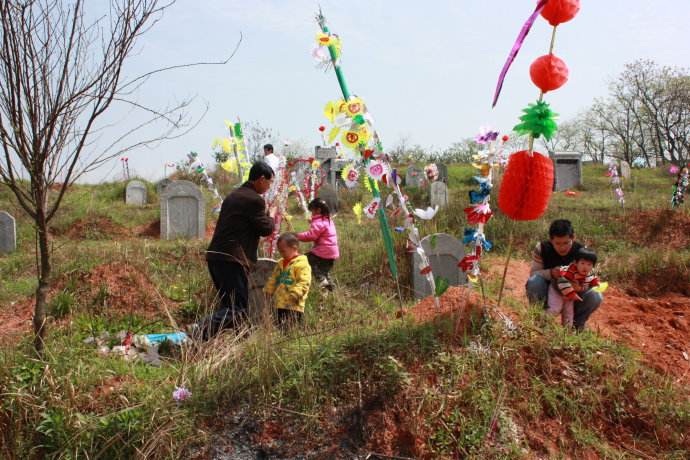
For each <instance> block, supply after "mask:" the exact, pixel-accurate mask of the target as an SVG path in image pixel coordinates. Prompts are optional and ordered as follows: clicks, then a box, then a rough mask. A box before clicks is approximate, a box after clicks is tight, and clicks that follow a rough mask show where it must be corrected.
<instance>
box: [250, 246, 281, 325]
mask: <svg viewBox="0 0 690 460" xmlns="http://www.w3.org/2000/svg"><path fill="white" fill-rule="evenodd" d="M276 263H277V262H276V261H275V260H273V259H259V260H257V261H256V264H254V268H253V270H252V272H251V273H250V274H249V317H250V318H251V320H252V322H255V323H258V322H259V321H260V320H261V317H262V314H263V313H265V312H266V311H267V307H268V303H267V302H266V296H265V295H264V291H263V289H264V286H266V283H267V282H268V279H269V278H270V276H271V273H273V269H274V268H275V266H276Z"/></svg>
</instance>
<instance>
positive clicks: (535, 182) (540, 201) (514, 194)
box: [498, 150, 553, 220]
mask: <svg viewBox="0 0 690 460" xmlns="http://www.w3.org/2000/svg"><path fill="white" fill-rule="evenodd" d="M552 189H553V163H552V162H551V160H550V159H549V158H547V157H545V156H544V155H541V154H540V153H538V152H534V153H533V154H532V156H530V155H529V152H528V151H527V150H523V151H521V152H517V153H514V154H512V155H511V156H510V158H509V160H508V167H507V168H506V172H505V174H504V175H503V182H501V189H500V190H499V192H498V207H499V208H500V209H501V211H503V213H504V214H505V215H506V216H508V217H510V218H511V219H513V220H535V219H538V218H539V217H541V215H542V214H544V211H546V207H547V206H548V204H549V198H551V191H552Z"/></svg>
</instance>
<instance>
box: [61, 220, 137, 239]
mask: <svg viewBox="0 0 690 460" xmlns="http://www.w3.org/2000/svg"><path fill="white" fill-rule="evenodd" d="M51 233H52V234H53V235H55V236H63V237H66V238H70V239H73V240H83V239H94V237H97V238H100V239H109V238H118V237H120V238H121V237H126V236H129V234H130V231H129V230H128V229H127V228H126V227H123V226H122V225H118V224H116V223H114V222H113V221H112V220H111V219H109V218H108V217H88V218H86V219H78V220H76V221H75V222H74V223H73V224H71V225H70V226H69V227H68V228H66V229H64V230H56V229H51Z"/></svg>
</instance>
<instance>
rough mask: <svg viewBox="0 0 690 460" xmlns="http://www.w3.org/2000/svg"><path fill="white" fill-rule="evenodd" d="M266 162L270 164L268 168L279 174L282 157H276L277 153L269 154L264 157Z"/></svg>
mask: <svg viewBox="0 0 690 460" xmlns="http://www.w3.org/2000/svg"><path fill="white" fill-rule="evenodd" d="M264 161H265V162H266V163H268V166H270V167H271V169H272V170H273V173H274V174H278V169H280V163H281V160H280V157H279V156H278V155H276V154H275V153H269V154H268V155H264Z"/></svg>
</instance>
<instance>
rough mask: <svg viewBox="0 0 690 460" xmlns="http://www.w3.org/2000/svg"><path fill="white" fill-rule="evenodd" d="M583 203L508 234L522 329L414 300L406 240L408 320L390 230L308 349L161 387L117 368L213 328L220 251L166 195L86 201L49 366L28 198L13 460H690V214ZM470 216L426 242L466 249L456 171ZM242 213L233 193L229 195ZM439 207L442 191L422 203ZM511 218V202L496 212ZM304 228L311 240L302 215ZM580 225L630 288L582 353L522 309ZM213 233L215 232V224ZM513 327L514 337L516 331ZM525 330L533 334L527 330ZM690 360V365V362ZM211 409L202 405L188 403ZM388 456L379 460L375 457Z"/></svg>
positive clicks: (166, 370) (167, 363)
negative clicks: (181, 390) (560, 227)
mask: <svg viewBox="0 0 690 460" xmlns="http://www.w3.org/2000/svg"><path fill="white" fill-rule="evenodd" d="M584 171H585V179H584V180H585V186H584V188H583V189H582V190H580V191H578V195H577V196H575V197H571V196H566V195H565V194H562V193H559V194H555V195H554V197H553V199H552V200H551V203H550V206H549V210H548V211H547V213H546V215H545V216H544V217H543V218H542V219H540V220H537V221H534V222H528V223H517V224H515V223H512V222H510V221H509V220H507V219H505V218H504V217H503V216H501V215H500V214H499V215H497V216H496V217H495V218H494V219H492V220H491V221H490V222H489V224H488V225H487V234H488V237H489V239H491V240H492V241H493V242H494V243H495V248H494V251H493V252H492V255H490V256H489V257H487V258H486V259H485V261H484V264H483V268H484V270H485V271H486V287H487V297H488V301H487V302H486V305H487V306H489V307H491V306H492V305H495V303H496V298H497V295H498V288H499V285H500V280H499V276H498V275H499V274H500V273H501V272H502V264H503V263H504V260H503V259H504V256H505V251H506V249H507V243H508V241H509V236H510V234H511V233H512V235H513V239H514V241H515V247H516V254H515V256H514V258H515V262H514V264H511V270H510V272H511V276H512V278H511V279H510V280H509V282H508V286H509V288H510V289H509V290H507V299H506V300H505V301H504V302H503V306H502V307H501V310H500V311H497V310H496V309H495V308H489V309H488V312H489V314H488V315H482V311H483V310H484V308H483V307H484V306H485V303H484V302H483V301H482V299H481V296H479V295H478V293H477V292H475V291H472V292H470V291H468V290H466V289H464V288H453V289H451V290H449V291H448V292H447V293H446V294H445V296H444V298H443V302H442V309H441V310H435V309H434V308H433V307H432V306H431V305H430V301H429V300H426V301H423V302H422V303H420V304H418V305H416V304H415V302H414V300H413V299H411V298H410V296H409V288H408V287H407V286H409V276H410V275H409V261H408V260H407V255H406V253H405V250H404V247H405V236H404V235H400V234H397V233H396V234H395V245H396V248H397V251H398V259H399V265H400V266H401V267H402V268H401V272H402V276H401V280H400V282H401V284H402V286H403V292H404V297H405V298H404V299H403V300H402V304H403V307H404V308H405V311H406V312H407V314H404V315H400V313H399V310H400V303H399V300H398V299H397V298H396V292H397V291H396V287H395V284H394V283H393V281H392V280H391V279H390V276H389V274H388V269H387V263H386V258H385V254H384V250H383V245H382V244H381V241H380V236H379V232H378V227H377V223H376V222H375V221H369V220H367V219H366V218H365V219H364V221H363V222H362V224H361V225H358V224H357V223H356V220H355V218H354V216H353V215H352V213H351V211H350V208H351V206H352V204H353V203H354V202H356V201H358V200H362V199H363V198H362V197H363V196H365V194H366V192H365V191H362V190H356V191H354V192H351V193H349V194H346V196H344V197H343V202H344V203H345V206H344V210H343V211H342V212H341V213H340V214H339V215H338V216H337V218H336V223H337V226H338V232H339V240H340V243H341V253H342V258H341V259H340V260H339V261H338V262H337V263H336V266H335V271H334V274H335V278H336V279H337V282H338V285H339V288H338V289H337V290H336V292H335V293H334V295H331V296H328V297H326V296H323V295H322V294H320V293H319V292H317V290H316V289H313V292H312V293H310V296H309V299H308V303H307V317H306V319H307V321H306V325H305V327H304V328H303V329H302V330H299V331H295V332H292V333H290V334H288V335H284V334H281V333H279V332H277V331H275V330H274V329H273V328H272V327H271V326H270V324H269V323H268V321H263V322H262V323H260V324H258V325H257V327H256V329H255V330H254V331H252V333H251V334H248V335H246V336H244V337H240V338H238V337H235V336H231V335H224V336H221V337H220V338H218V339H216V340H214V341H211V342H210V343H208V344H204V345H197V346H193V347H189V348H185V349H184V350H183V351H182V352H181V353H176V352H174V351H173V352H171V354H170V355H169V356H167V357H166V359H164V361H163V364H162V365H161V366H160V367H153V366H150V365H147V364H144V363H142V362H139V361H127V360H125V359H123V358H121V357H117V356H112V355H101V354H99V353H98V351H97V349H96V347H95V346H94V345H91V344H86V343H84V339H86V338H87V337H90V336H99V335H101V334H103V333H104V332H108V333H109V334H110V337H111V338H108V339H107V340H106V341H108V342H109V344H111V345H112V344H116V342H117V341H118V340H117V339H115V338H114V336H115V335H116V334H117V333H118V332H119V331H123V330H129V331H133V332H135V333H143V332H161V331H171V330H174V329H175V328H176V327H177V326H181V325H184V324H187V323H189V322H191V321H193V320H194V319H195V318H196V317H198V316H199V315H201V314H203V313H204V312H205V311H208V310H209V309H211V307H212V300H213V295H214V292H213V289H212V288H211V286H210V279H209V276H208V274H207V269H206V264H205V262H204V250H205V247H206V245H207V242H205V241H161V240H159V239H158V233H157V229H158V225H159V206H158V201H157V197H156V196H155V188H154V187H153V186H150V187H149V197H150V200H149V201H150V203H149V204H148V205H147V206H145V207H142V208H131V207H126V206H125V205H124V184H121V183H112V184H102V185H97V186H82V185H79V186H75V187H73V188H72V189H71V190H70V191H69V193H68V195H67V196H66V199H65V204H64V205H63V207H62V208H61V210H60V212H59V214H58V215H57V217H56V219H55V221H54V222H53V223H52V232H53V254H54V266H55V270H54V273H55V277H54V280H55V282H54V287H53V289H52V290H51V296H50V297H51V303H50V312H51V319H50V324H49V333H48V339H47V344H46V355H45V358H44V359H43V360H40V361H39V360H37V359H35V357H34V355H33V354H32V352H31V342H30V340H29V323H28V321H29V320H30V318H31V307H32V296H33V291H34V289H35V279H34V278H35V257H36V256H35V243H34V230H33V228H32V226H31V224H30V222H29V221H28V220H27V219H26V217H25V216H24V215H23V214H22V213H21V212H20V211H19V209H18V207H17V205H16V204H15V202H14V201H13V200H12V198H11V196H10V192H9V191H8V190H6V189H4V188H0V209H3V210H7V211H9V212H10V213H11V214H13V215H14V216H15V217H16V218H17V223H18V229H17V230H18V232H17V233H18V238H19V249H18V251H17V252H16V253H14V254H11V255H9V256H0V279H1V280H2V285H1V287H0V395H2V396H1V398H2V401H1V403H0V433H2V434H1V435H0V446H1V447H0V453H2V455H3V456H4V457H7V458H10V459H13V458H30V457H32V456H33V457H35V458H43V457H47V458H65V459H68V458H69V459H71V458H122V459H125V458H199V459H202V458H218V459H220V458H430V459H432V458H433V459H437V458H669V459H681V458H688V456H690V436H689V435H688V433H690V391H689V390H688V388H690V387H689V385H690V375H689V374H690V371H688V369H690V363H689V362H688V361H687V353H690V343H689V342H690V339H688V337H690V329H688V322H690V300H688V296H690V277H689V269H688V267H689V266H690V212H689V211H688V207H687V205H686V207H685V208H684V209H681V210H676V211H670V210H669V209H668V208H669V205H668V203H669V201H670V196H671V183H672V180H671V178H670V176H668V174H667V173H665V172H663V171H661V170H634V172H633V174H634V177H633V179H632V180H630V181H628V182H627V183H626V184H625V190H626V208H625V209H621V207H620V206H619V205H618V203H617V202H616V201H615V199H614V197H613V193H612V191H611V189H610V186H609V184H608V178H606V177H604V172H605V168H604V167H601V166H587V167H585V170H584ZM449 172H450V179H449V188H450V191H451V196H450V203H451V205H450V208H449V209H448V210H447V211H445V212H443V213H440V214H439V216H438V217H437V218H435V219H434V220H433V221H431V222H425V223H423V224H422V228H421V232H422V233H423V234H430V233H435V232H448V233H451V234H453V235H456V236H460V235H461V234H462V231H463V229H464V225H465V218H464V213H463V212H462V209H463V208H464V207H465V206H466V205H467V202H468V199H467V191H468V190H470V189H471V188H473V184H472V183H471V176H472V175H473V174H474V171H473V170H472V168H471V167H469V166H465V165H453V166H451V167H450V168H449ZM225 191H227V190H225ZM410 195H411V199H412V201H413V203H414V204H415V205H416V206H417V207H426V205H427V203H428V196H426V195H425V192H424V191H410ZM494 202H495V200H494ZM291 206H292V210H291V212H292V214H293V216H294V217H293V219H292V221H291V223H292V225H293V226H294V228H296V229H298V230H302V229H305V228H306V225H307V224H306V222H305V221H304V219H303V218H302V217H301V214H300V212H299V208H298V207H297V205H296V203H294V202H292V201H291ZM557 217H563V218H568V219H570V220H572V221H573V223H574V224H575V227H576V230H577V233H578V237H579V239H581V240H582V241H584V242H586V243H587V244H588V245H591V246H593V247H595V248H596V250H597V251H598V252H599V254H600V259H601V260H602V263H601V265H600V270H601V272H602V277H603V278H604V279H605V280H607V281H610V282H611V283H612V285H613V286H614V287H613V288H612V289H611V290H610V292H608V293H607V294H606V297H607V299H606V300H605V302H604V306H602V308H601V309H600V311H597V312H596V313H595V314H594V316H593V320H592V327H591V328H590V330H588V331H586V332H584V333H581V334H577V335H574V334H570V333H568V332H566V331H564V330H563V329H562V328H561V327H560V326H558V325H556V324H555V323H554V321H551V320H550V319H549V318H544V316H543V314H542V313H541V312H540V311H539V309H538V308H537V307H530V306H529V305H528V304H527V302H526V300H525V299H524V295H523V294H522V292H521V283H524V276H523V275H524V271H525V267H526V265H525V263H524V262H521V261H522V260H527V259H528V254H529V251H530V249H531V248H532V247H533V246H534V244H535V243H536V242H537V241H538V240H539V239H541V238H543V237H544V236H545V234H546V232H547V229H548V225H549V223H550V221H551V220H552V219H554V218H557ZM207 219H208V230H209V232H210V231H211V229H212V227H213V220H214V217H213V216H212V215H211V213H210V207H209V212H208V213H207ZM506 318H510V319H511V321H506ZM511 323H512V324H513V325H514V326H515V327H512V326H511ZM684 352H685V353H686V355H685V356H683V353H684ZM180 385H184V386H186V387H187V388H189V389H190V390H191V391H192V397H191V399H189V400H187V401H185V402H184V403H182V404H178V403H176V402H175V401H173V399H172V397H171V394H172V391H173V390H174V389H175V387H177V386H180ZM367 456H368V457H367Z"/></svg>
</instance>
